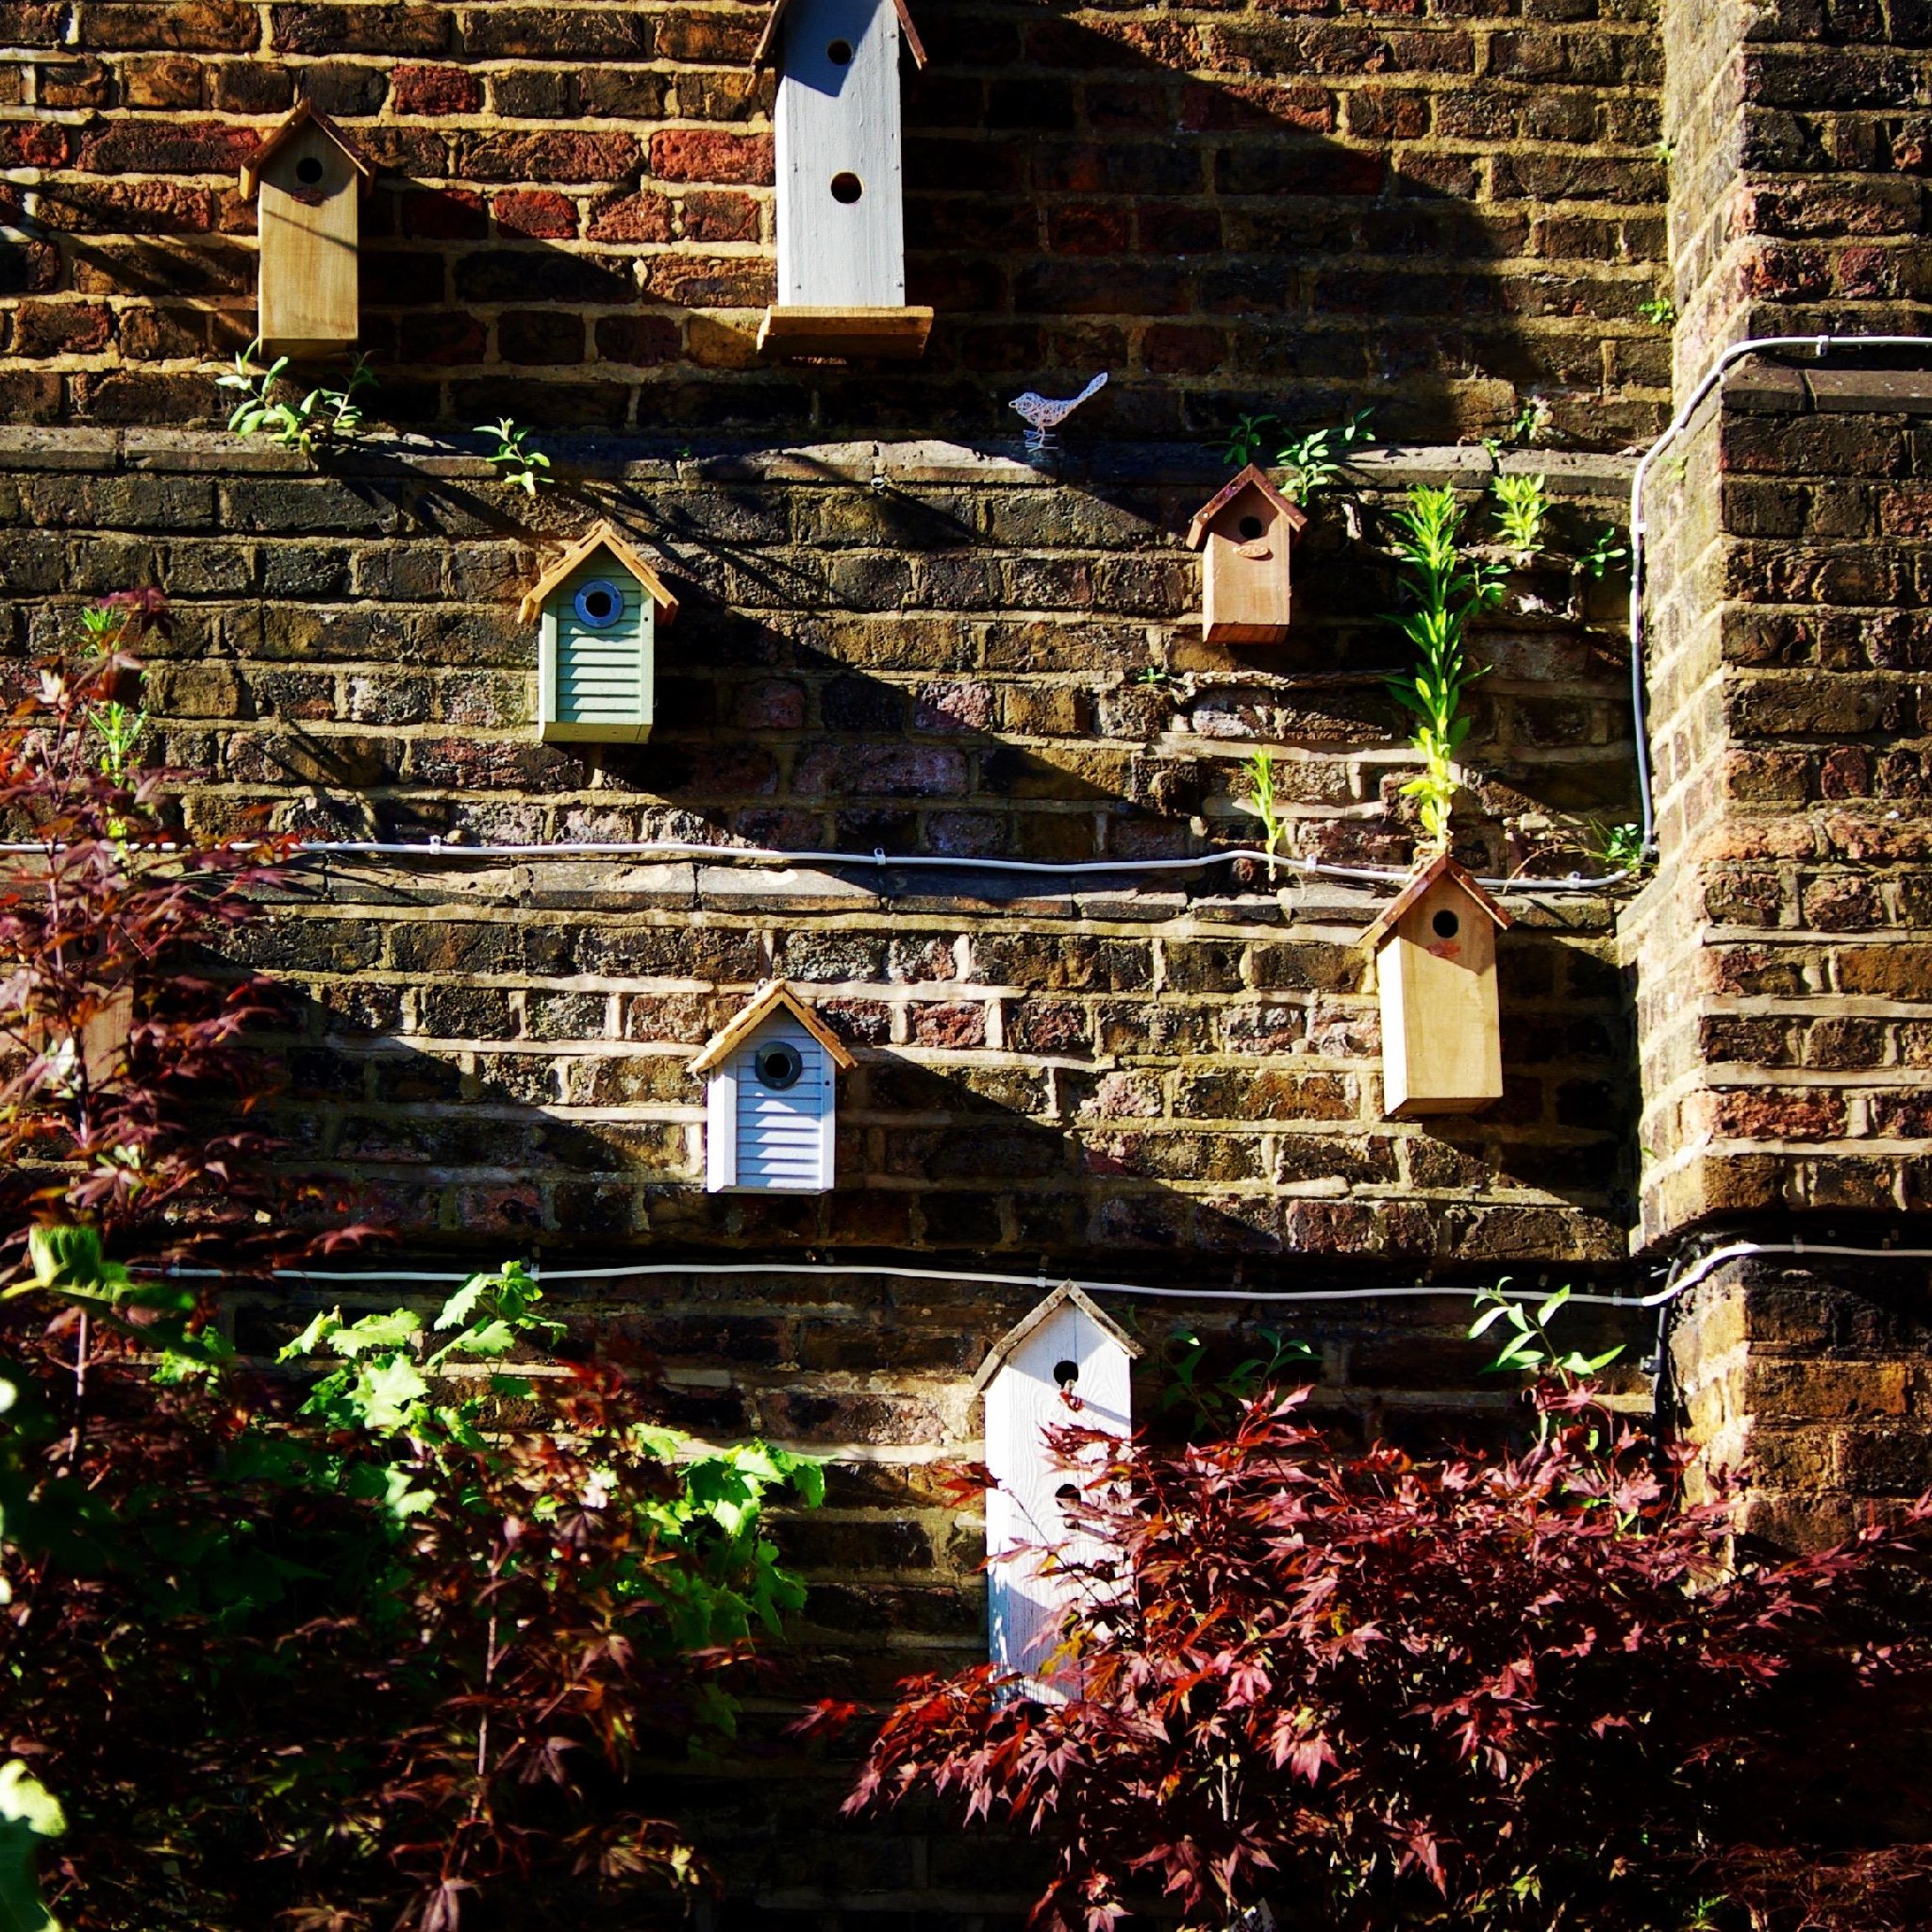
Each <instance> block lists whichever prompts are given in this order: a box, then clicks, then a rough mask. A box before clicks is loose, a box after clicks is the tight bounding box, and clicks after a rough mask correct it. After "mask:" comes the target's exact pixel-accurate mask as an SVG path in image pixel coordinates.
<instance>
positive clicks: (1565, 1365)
mask: <svg viewBox="0 0 1932 1932" xmlns="http://www.w3.org/2000/svg"><path fill="white" fill-rule="evenodd" d="M1508 1286H1509V1277H1508V1276H1507V1275H1505V1276H1504V1277H1503V1279H1502V1280H1501V1281H1500V1282H1498V1283H1497V1284H1496V1286H1495V1287H1494V1288H1486V1289H1482V1290H1480V1291H1478V1292H1477V1294H1476V1297H1475V1305H1476V1307H1477V1308H1479V1309H1480V1310H1481V1313H1479V1314H1478V1315H1477V1316H1476V1318H1475V1320H1474V1322H1473V1323H1471V1324H1470V1329H1469V1334H1470V1340H1471V1341H1475V1340H1476V1339H1478V1338H1479V1337H1481V1336H1484V1335H1487V1334H1488V1333H1489V1331H1490V1330H1491V1328H1493V1327H1495V1326H1496V1324H1498V1323H1501V1324H1504V1327H1505V1331H1506V1332H1505V1333H1504V1336H1503V1345H1502V1348H1501V1349H1500V1350H1499V1351H1498V1352H1497V1355H1496V1358H1495V1360H1494V1361H1492V1362H1489V1363H1487V1364H1485V1366H1484V1368H1483V1374H1486V1375H1506V1374H1507V1375H1521V1376H1523V1377H1524V1389H1525V1390H1526V1391H1529V1392H1531V1393H1532V1394H1536V1393H1537V1392H1538V1391H1545V1393H1544V1394H1543V1395H1542V1396H1541V1399H1540V1400H1539V1401H1538V1402H1537V1405H1536V1413H1537V1434H1538V1437H1539V1439H1540V1440H1546V1439H1547V1437H1548V1435H1549V1433H1550V1431H1551V1429H1552V1428H1553V1427H1554V1426H1556V1419H1557V1416H1559V1415H1560V1414H1561V1413H1563V1411H1564V1409H1565V1407H1566V1401H1565V1398H1571V1397H1574V1396H1576V1395H1577V1393H1578V1391H1579V1389H1580V1388H1581V1386H1582V1385H1583V1384H1586V1383H1589V1382H1591V1381H1592V1380H1594V1378H1595V1377H1596V1376H1598V1375H1599V1374H1602V1373H1603V1372H1604V1370H1606V1369H1607V1368H1608V1367H1609V1365H1610V1364H1611V1363H1612V1362H1613V1361H1615V1360H1616V1359H1617V1357H1619V1356H1621V1355H1622V1354H1623V1353H1624V1349H1623V1345H1622V1343H1619V1344H1618V1345H1617V1346H1616V1347H1615V1348H1607V1349H1606V1350H1605V1351H1604V1352H1603V1354H1601V1355H1584V1354H1582V1353H1581V1352H1579V1351H1578V1350H1576V1349H1574V1348H1564V1347H1562V1346H1560V1345H1559V1344H1558V1343H1557V1341H1556V1339H1555V1337H1553V1336H1552V1335H1551V1333H1550V1324H1551V1323H1552V1322H1553V1321H1555V1320H1556V1318H1557V1314H1558V1313H1559V1312H1560V1310H1561V1309H1562V1307H1563V1305H1564V1303H1565V1302H1567V1301H1568V1300H1569V1299H1570V1290H1569V1289H1568V1288H1567V1287H1566V1288H1558V1289H1556V1290H1553V1291H1551V1292H1550V1293H1549V1294H1546V1295H1544V1296H1543V1298H1542V1299H1541V1301H1539V1302H1536V1303H1534V1304H1532V1303H1530V1302H1526V1301H1524V1300H1521V1299H1519V1298H1518V1297H1517V1296H1515V1295H1512V1294H1507V1293H1505V1292H1504V1291H1505V1290H1506V1289H1507V1288H1508ZM1552 1390H1554V1391H1557V1398H1558V1399H1557V1400H1554V1401H1553V1400H1552V1399H1551V1398H1550V1396H1549V1395H1548V1393H1547V1391H1552ZM1592 1446H1594V1445H1593V1444H1592Z"/></svg>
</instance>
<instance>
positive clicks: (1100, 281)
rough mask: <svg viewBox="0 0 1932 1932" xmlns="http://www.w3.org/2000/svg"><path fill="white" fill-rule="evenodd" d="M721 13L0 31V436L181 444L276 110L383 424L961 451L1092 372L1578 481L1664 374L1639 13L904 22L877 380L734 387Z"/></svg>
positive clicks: (236, 302)
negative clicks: (160, 429) (4, 362)
mask: <svg viewBox="0 0 1932 1932" xmlns="http://www.w3.org/2000/svg"><path fill="white" fill-rule="evenodd" d="M761 20H762V8H758V7H754V6H739V5H725V6H711V7H681V6H651V7H632V6H620V5H611V4H604V0H593V4H581V5H579V4H558V5H550V6H518V5H509V4H491V5H472V6H432V5H406V6H390V5H375V4H352V5H339V6H338V5H326V6H322V5H318V6H309V5H280V4H275V5H257V4H254V0H195V4H191V5H172V6H160V5H142V4H97V0H83V4H26V5H15V6H8V7H5V8H0V39H4V42H6V43H7V44H8V45H10V46H11V47H12V48H13V49H14V50H15V52H14V54H13V56H12V58H11V61H10V64H9V65H8V68H7V69H6V70H5V71H4V72H0V164H4V165H5V166H6V170H7V174H6V179H5V181H4V183H0V220H4V221H5V222H6V223H7V224H8V226H7V228H6V231H5V233H6V237H7V240H6V241H5V242H4V244H0V277H4V279H0V295H5V296H7V297H8V298H14V299H8V301H7V302H6V303H5V305H4V314H5V317H6V329H7V333H6V336H5V339H4V347H5V350H6V351H7V353H8V357H9V363H8V368H7V370H6V372H5V375H4V384H5V387H4V390H0V395H4V398H5V402H6V407H7V409H8V415H9V416H10V417H11V418H12V419H13V420H15V421H21V420H54V419H61V418H75V419H91V420H94V421H103V422H117V423H121V422H125V423H152V422H157V421H178V420H185V419H189V418H192V417H206V416H208V415H210V414H212V413H213V412H214V409H215V408H216V405H217V398H216V396H215V394H214V392H213V391H212V390H211V388H210V386H209V381H208V375H207V374H206V373H205V364H206V363H207V361H208V358H210V357H211V356H217V357H222V358H225V357H226V356H227V355H228V354H230V353H232V351H233V350H234V349H235V348H237V347H239V346H241V344H242V342H244V341H246V340H247V338H248V336H249V334H250V333H251V329H252V272H253V265H254V264H253V242H252V236H251V229H252V225H253V209H252V208H250V207H249V206H248V205H247V204H245V203H243V202H242V200H241V199H240V196H239V192H238V190H237V185H236V175H237V171H238V169H239V167H240V165H241V163H242V161H243V160H244V159H245V158H247V156H248V155H249V154H250V153H251V152H252V151H253V149H254V147H255V145H256V142H257V141H258V138H259V136H260V134H261V132H262V130H263V129H264V128H266V127H268V126H270V125H273V123H274V121H275V118H276V117H277V116H278V115H280V114H281V113H282V112H283V111H284V110H286V108H288V107H289V106H290V104H291V101H292V100H293V99H294V98H295V97H296V95H297V94H298V92H299V93H305V94H307V95H308V97H309V98H311V99H313V100H314V101H315V102H316V103H317V104H318V105H320V106H321V107H323V108H325V109H326V110H327V111H328V112H330V113H331V114H333V115H335V116H337V117H338V118H339V119H340V120H341V124H342V125H343V126H344V127H345V128H346V129H347V130H348V131H349V132H350V133H351V134H352V135H353V137H354V138H355V139H356V141H357V142H358V143H359V144H360V145H361V146H362V147H363V149H364V150H365V151H366V152H367V154H368V155H369V156H370V158H372V159H373V160H374V161H375V163H376V164H377V165H378V166H379V167H380V169H381V170H382V179H381V182H380V184H379V187H378V190H377V192H376V194H375V199H374V200H373V201H372V202H371V203H370V204H369V205H368V208H367V213H366V216H365V224H366V228H365V233H366V237H367V242H366V261H365V283H364V291H365V292H364V298H363V299H364V323H365V340H366V343H367V346H368V348H369V349H370V351H371V352H372V354H373V355H374V357H375V361H376V364H377V367H378V368H379V370H380V372H381V374H382V376H383V379H384V389H383V391H382V397H381V404H380V407H381V408H382V410H383V411H384V412H385V413H387V414H388V415H389V416H390V417H391V420H411V421H413V420H421V419H425V418H436V419H441V420H446V421H452V422H454V423H456V424H458V425H464V426H467V425H470V424H472V423H475V422H480V421H482V420H484V419H485V418H486V417H487V416H494V415H495V414H497V413H498V412H499V411H502V410H506V409H508V410H509V411H510V412H512V413H514V414H515V415H517V416H519V417H520V418H521V419H523V420H524V421H525V422H534V423H537V424H539V425H554V424H559V423H578V424H596V425H609V426H631V427H635V428H639V429H642V430H646V431H649V430H654V429H666V428H669V429H674V430H675V429H685V428H688V429H689V430H691V431H692V432H704V433H708V432H713V431H716V430H717V429H719V428H721V427H724V426H726V425H736V426H739V427H741V428H743V429H746V430H751V431H758V430H762V429H768V428H777V429H780V430H782V431H783V432H784V433H787V434H796V433H797V431H798V429H799V427H800V425H806V424H809V425H811V428H812V430H813V431H814V432H815V433H819V434H824V433H825V432H827V431H838V430H842V429H844V428H846V427H848V426H849V427H851V428H854V429H856V430H858V432H859V433H862V434H874V433H877V432H879V431H880V430H881V429H894V428H903V429H910V430H911V431H912V433H915V434H930V433H932V432H933V431H934V429H935V428H939V427H943V428H944V429H945V430H946V431H947V432H948V433H952V434H958V433H959V432H960V431H962V430H967V429H971V430H973V431H974V432H989V431H991V432H995V433H1005V432H1007V431H1008V430H1010V429H1011V428H1012V426H1013V425H1012V419H1011V418H1010V416H1008V415H1007V414H1006V413H1005V411H1004V409H1003V407H1002V399H1003V398H1004V397H1006V396H1008V395H1009V394H1011V393H1012V392H1013V391H1014V390H1015V389H1016V388H1019V387H1023V386H1024V385H1025V384H1026V383H1031V382H1033V381H1036V380H1040V379H1044V378H1052V377H1058V378H1063V379H1066V380H1073V379H1075V378H1078V379H1084V378H1085V377H1086V376H1087V375H1090V374H1091V373H1092V371H1093V370H1094V369H1096V368H1100V367H1106V368H1109V369H1111V370H1112V371H1113V372H1114V375H1115V384H1114V387H1113V388H1112V390H1111V391H1109V393H1108V397H1107V399H1106V400H1105V402H1104V403H1103V404H1097V405H1095V406H1093V408H1094V414H1095V415H1096V416H1099V415H1102V414H1103V412H1104V417H1105V421H1106V423H1107V425H1108V430H1109V433H1112V434H1116V435H1122V434H1124V435H1144V436H1170V435H1174V434H1189V433H1191V434H1198V433H1202V432H1203V431H1204V430H1205V431H1212V430H1218V429H1220V428H1221V427H1223V426H1224V425H1225V423H1226V422H1227V420H1228V419H1229V416H1230V415H1231V413H1232V412H1233V411H1234V410H1235V409H1236V408H1243V407H1263V408H1274V407H1277V406H1279V405H1281V404H1282V403H1283V402H1284V401H1286V402H1287V403H1288V404H1289V405H1290V407H1291V414H1293V415H1295V416H1297V417H1301V418H1308V417H1314V416H1319V415H1320V414H1322V413H1323V412H1325V411H1329V410H1332V409H1334V408H1338V407H1339V406H1340V404H1341V401H1342V400H1343V399H1344V398H1354V399H1355V400H1357V401H1368V400H1374V401H1376V402H1377V403H1378V404H1379V405H1380V406H1381V408H1382V410H1383V420H1384V425H1385V426H1386V427H1387V428H1389V429H1390V430H1391V431H1392V432H1393V433H1396V434H1403V435H1410V436H1423V437H1434V438H1441V437H1443V436H1453V435H1455V434H1457V433H1459V432H1463V431H1467V430H1471V429H1473V428H1477V427H1491V428H1493V427H1500V426H1501V425H1505V424H1507V422H1508V421H1509V420H1510V419H1511V418H1512V417H1513V416H1514V415H1515V413H1516V411H1517V409H1518V408H1519V407H1520V406H1521V403H1522V401H1523V399H1524V396H1525V395H1528V394H1530V393H1533V392H1534V393H1541V394H1544V395H1546V396H1548V397H1549V398H1550V399H1551V401H1552V404H1553V407H1554V410H1555V416H1556V421H1557V425H1558V426H1559V427H1560V429H1561V430H1562V431H1563V432H1564V433H1566V434H1568V435H1570V436H1573V437H1574V438H1575V439H1577V440H1578V441H1581V442H1582V443H1584V444H1585V445H1587V446H1591V447H1599V448H1605V447H1607V448H1614V447H1616V446H1618V445H1619V444H1620V443H1622V442H1623V441H1626V440H1628V439H1629V438H1630V437H1631V436H1632V435H1634V434H1637V433H1639V432H1640V431H1641V430H1642V429H1643V428H1645V427H1646V426H1647V425H1651V424H1652V423H1653V422H1654V421H1655V419H1656V414H1657V404H1658V402H1659V399H1660V397H1661V395H1662V392H1663V391H1664V388H1665V386H1666V383H1667V377H1668V371H1667V367H1666V361H1667V349H1668V341H1667V338H1666V335H1665V333H1664V332H1663V331H1661V330H1659V329H1658V328H1657V327H1656V326H1655V325H1651V324H1648V323H1646V322H1644V321H1643V320H1642V319H1641V317H1640V316H1639V315H1638V313H1637V308H1638V305H1639V304H1640V303H1641V301H1643V300H1644V299H1645V298H1646V297H1647V296H1648V295H1650V294H1651V293H1652V292H1653V285H1654V281H1655V278H1656V274H1657V263H1658V261H1659V259H1660V257H1661V254H1662V242H1663V235H1662V219H1661V217H1662V170H1661V168H1660V166H1659V165H1658V162H1657V157H1656V154H1655V152H1654V148H1655V143H1656V142H1657V84H1658V79H1659V60H1658V53H1657V44H1656V42H1655V40H1654V37H1653V30H1652V26H1651V23H1650V19H1649V13H1648V8H1646V7H1645V6H1644V5H1642V4H1641V0H1564V4H1562V5H1560V6H1557V5H1541V4H1528V5H1523V6H1518V5H1515V4H1505V0H1399V4H1387V0H1370V4H1367V5H1361V6H1354V5H1350V6H1337V7H1334V8H1320V9H1312V10H1295V11H1291V12H1289V13H1288V14H1287V15H1286V16H1284V14H1283V13H1282V12H1281V11H1280V10H1279V9H1276V8H1270V7H1265V6H1260V5H1249V6H1234V7H1226V8H1224V7H1214V8H1190V9H1187V10H1185V11H1180V12H1174V13H1168V12H1162V13H1158V14H1152V13H1149V14H1141V13H1136V12H1133V11H1131V10H1129V11H1120V10H1115V9H1104V8H1096V9H1093V10H1091V11H1086V12H1078V13H1061V14H1056V15H1055V16H1053V17H1052V18H1048V17H1045V16H1043V15H1041V14H1039V13H1038V12H1037V11H1035V10H1033V9H1030V8H1022V7H1017V6H1011V5H972V4H960V0H955V4H949V5H943V6H941V5H935V4H927V5H925V6H924V7H922V8H921V9H920V23H921V29H922V32H923V34H924V39H925V42H926V43H927V45H928V47H929V48H930V50H931V54H932V62H931V66H930V68H929V69H928V70H927V72H926V73H925V74H924V76H923V77H920V78H918V79H916V80H914V79H910V78H908V110H907V111H908V123H907V142H908V147H907V186H908V210H907V227H908V250H909V274H910V285H909V289H908V299H909V300H913V301H922V302H929V303H932V304H933V305H934V306H935V307H936V308H938V309H939V311H940V319H939V323H938V326H937V328H936V331H935V334H934V338H933V341H932V345H931V348H930V350H929V352H928V354H927V357H926V358H925V360H924V363H923V364H921V365H919V366H918V367H917V368H915V369H912V370H909V371H888V372H885V373H883V374H878V375H873V374H867V375H862V376H854V375H846V374H843V373H841V372H838V371H819V372H815V373H812V372H801V371H799V370H796V369H792V370H787V369H783V368H779V369H765V370H758V369H755V368H753V367H752V366H751V365H752V364H753V362H754V359H755V351H754V344H753V337H754V334H755V331H756V325H757V320H758V311H759V310H761V309H762V308H763V306H764V305H765V304H766V303H767V302H768V301H769V300H770V299H771V296H772V274H773V271H772V261H773V254H772V248H773V243H772V236H773V219H772V192H771V188H770V179H771V169H772V136H771V119H770V110H771V82H770V79H769V77H767V78H765V79H763V80H760V79H758V78H757V77H755V76H754V75H752V73H751V72H750V67H749V59H750V54H751V50H752V47H753V45H754V44H755V42H756V40H757V37H758V31H759V27H760V24H761Z"/></svg>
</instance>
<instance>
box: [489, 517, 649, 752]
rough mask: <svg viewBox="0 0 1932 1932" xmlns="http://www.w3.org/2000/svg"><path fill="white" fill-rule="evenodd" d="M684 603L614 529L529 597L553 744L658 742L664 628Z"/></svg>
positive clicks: (605, 529) (574, 553)
mask: <svg viewBox="0 0 1932 1932" xmlns="http://www.w3.org/2000/svg"><path fill="white" fill-rule="evenodd" d="M676 615H677V599H676V598H675V597H674V596H673V595H672V594H671V592H670V591H667V590H666V589H665V588H664V582H663V579H662V578H661V577H659V576H658V573H657V572H656V571H655V570H653V569H652V568H651V566H650V565H649V564H648V563H646V562H645V561H644V559H643V558H641V557H640V556H639V555H638V553H637V552H636V551H635V550H633V549H632V548H631V546H630V545H629V543H627V542H626V541H625V539H624V537H623V536H622V535H621V534H620V533H619V532H618V530H617V529H616V528H615V527H614V526H613V525H609V524H599V525H597V527H596V528H595V529H594V530H592V531H591V534H590V535H589V536H588V537H586V538H585V539H584V540H583V541H581V542H579V543H575V544H573V545H572V546H571V548H570V549H568V550H566V551H565V552H564V553H563V555H562V556H561V557H559V558H558V559H557V560H556V562H554V563H553V564H552V565H551V566H550V567H549V569H548V570H546V571H545V572H544V573H543V575H541V577H540V578H539V579H538V580H537V582H536V583H535V584H534V585H533V586H532V587H531V588H530V589H529V590H528V591H526V592H525V595H524V602H523V619H524V622H525V624H532V623H535V624H537V625H541V628H540V630H539V632H538V637H537V682H538V711H537V715H538V721H539V723H540V724H541V729H542V735H543V737H544V738H545V739H547V740H550V741H562V742H567V743H568V742H576V743H584V742H601V743H607V744H638V743H641V742H642V741H643V740H645V739H647V738H648V737H650V735H651V719H652V715H653V709H654V703H655V685H656V665H657V636H658V624H659V623H660V622H661V623H664V624H669V623H670V622H671V620H672V619H673V618H674V617H675V616H676Z"/></svg>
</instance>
